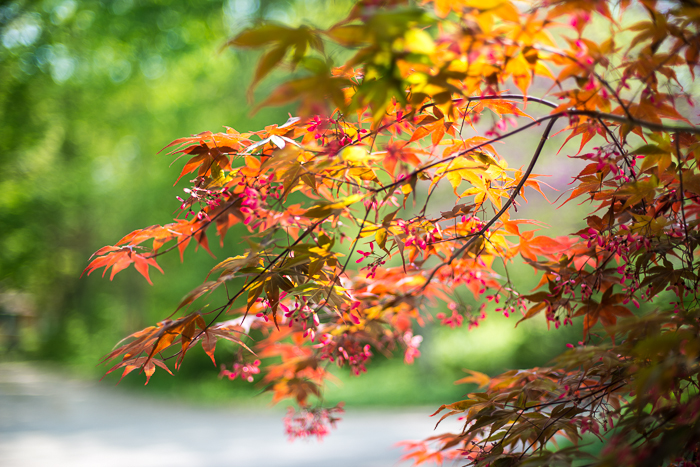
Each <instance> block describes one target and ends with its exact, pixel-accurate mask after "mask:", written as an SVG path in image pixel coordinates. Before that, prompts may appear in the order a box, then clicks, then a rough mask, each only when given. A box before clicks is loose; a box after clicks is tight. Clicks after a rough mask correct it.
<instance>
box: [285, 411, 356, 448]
mask: <svg viewBox="0 0 700 467" xmlns="http://www.w3.org/2000/svg"><path fill="white" fill-rule="evenodd" d="M344 412H345V410H343V404H342V403H341V404H338V405H337V406H335V407H330V408H302V409H300V410H299V411H296V410H295V409H294V408H293V407H289V408H288V409H287V415H286V416H285V417H284V431H285V433H286V434H287V436H288V437H289V439H290V440H295V439H298V438H308V437H311V436H315V437H316V438H318V439H319V440H320V439H323V437H325V436H326V435H328V434H329V433H330V430H331V428H335V423H336V422H337V421H338V420H340V418H339V417H338V415H340V414H342V413H344Z"/></svg>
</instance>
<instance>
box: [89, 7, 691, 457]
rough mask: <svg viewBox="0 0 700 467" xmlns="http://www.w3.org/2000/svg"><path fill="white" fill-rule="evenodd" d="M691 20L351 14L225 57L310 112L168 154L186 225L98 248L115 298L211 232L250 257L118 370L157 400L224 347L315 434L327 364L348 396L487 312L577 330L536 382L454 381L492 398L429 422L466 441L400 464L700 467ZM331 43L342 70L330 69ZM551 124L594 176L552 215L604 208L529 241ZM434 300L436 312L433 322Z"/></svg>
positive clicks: (207, 135) (440, 439) (254, 42)
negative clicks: (230, 346) (114, 283)
mask: <svg viewBox="0 0 700 467" xmlns="http://www.w3.org/2000/svg"><path fill="white" fill-rule="evenodd" d="M698 11H699V10H698V7H697V6H696V5H695V4H691V3H688V2H685V1H680V2H666V3H664V4H661V3H657V2H655V1H653V0H644V1H642V2H639V3H631V2H629V1H621V2H616V3H613V2H607V1H602V0H599V1H588V2H581V1H578V0H560V1H554V2H550V1H545V2H542V3H533V4H528V5H520V4H517V5H516V4H513V3H511V2H510V1H508V0H494V1H481V2H473V1H471V0H452V1H449V0H435V1H431V0H426V1H423V2H422V3H421V4H420V5H415V4H413V3H410V2H408V1H402V0H388V1H374V0H364V1H360V2H357V3H356V5H355V6H354V8H353V9H352V10H351V12H350V14H349V16H348V17H347V18H346V19H344V20H342V21H340V22H338V23H337V24H335V25H333V26H331V27H329V28H326V29H317V28H312V27H309V26H301V27H299V28H291V27H287V26H282V25H277V24H272V23H268V24H262V25H260V26H256V27H253V28H250V29H247V30H245V31H243V32H242V33H240V34H239V35H237V36H236V37H234V38H233V39H231V41H230V42H229V44H230V45H232V46H236V47H247V48H254V49H261V50H262V51H263V53H264V54H263V55H262V58H261V59H260V61H259V64H258V67H257V69H256V71H255V75H254V79H253V83H252V86H253V87H254V86H256V85H257V84H258V81H260V80H261V79H262V78H264V77H265V76H266V75H268V74H269V73H270V71H271V70H273V69H274V68H276V67H278V66H280V65H282V64H287V65H289V66H291V67H293V68H296V69H299V70H301V73H300V74H299V75H298V76H295V77H294V78H292V79H291V80H289V81H286V82H285V83H283V84H282V85H280V86H279V87H277V88H276V89H275V90H274V91H272V92H271V93H270V94H269V95H268V96H267V97H266V98H265V99H264V100H263V102H262V104H263V105H280V104H287V103H290V102H296V101H298V102H299V103H300V107H299V115H300V116H299V117H291V116H290V118H289V120H287V122H285V123H283V124H272V125H269V126H267V127H265V128H264V129H262V130H259V131H248V132H239V131H236V130H234V129H233V128H226V131H225V132H220V133H213V132H204V133H200V134H197V135H194V136H192V137H186V138H180V139H177V140H175V141H173V142H172V143H171V144H169V145H168V146H166V151H168V154H169V155H171V156H173V157H174V158H175V159H176V160H180V159H181V158H183V160H184V164H183V169H182V172H181V174H180V179H181V178H183V177H186V178H190V177H194V178H193V179H192V180H191V186H190V187H188V188H186V189H185V194H186V196H185V197H183V198H181V199H180V200H179V203H180V206H179V209H180V212H179V215H178V216H177V218H176V219H175V220H174V222H172V223H170V224H166V225H162V226H161V225H154V226H151V227H147V228H144V229H139V230H136V231H134V232H132V233H130V234H128V235H127V236H125V237H124V238H122V239H121V240H120V241H118V242H117V243H116V244H115V245H114V246H107V247H104V248H102V249H100V250H99V251H97V252H96V254H95V255H94V257H93V259H92V260H91V262H90V263H89V265H88V267H87V268H86V269H85V272H86V273H87V274H91V273H93V272H95V271H97V270H100V269H102V274H103V275H104V274H106V273H107V271H108V270H109V272H110V278H111V277H114V275H115V274H116V273H118V272H120V271H121V270H123V269H125V268H127V267H129V266H130V265H133V266H134V267H135V269H136V270H137V271H138V272H139V273H140V274H141V275H143V276H144V277H145V278H146V279H147V280H149V281H150V279H149V274H150V272H151V270H152V269H151V268H157V269H159V267H158V263H157V259H158V258H159V257H160V256H161V255H163V254H165V253H167V252H170V251H173V250H176V249H177V250H178V251H179V252H180V254H181V255H182V253H183V251H184V250H185V249H186V248H187V246H188V245H189V244H190V243H194V244H195V246H196V247H202V248H203V249H205V250H208V249H209V243H208V236H207V234H211V233H214V234H216V235H218V237H219V240H220V242H222V243H223V242H224V239H225V237H226V233H227V232H228V231H229V229H231V228H232V227H233V226H236V225H241V224H242V225H244V226H245V227H246V228H247V230H248V232H249V235H248V236H247V237H245V238H244V241H245V242H246V244H247V245H248V247H247V249H246V250H245V252H244V253H243V254H241V255H237V256H234V257H230V258H227V259H225V260H223V261H221V262H219V263H218V264H217V265H216V266H214V268H213V269H212V270H211V272H210V273H209V275H208V276H207V277H206V279H205V281H204V283H203V284H202V285H200V286H198V287H196V288H195V289H194V290H192V291H191V292H190V293H189V294H188V295H186V296H185V298H184V299H183V300H182V302H181V303H180V306H179V307H178V308H177V310H175V311H174V312H173V315H174V314H179V315H180V317H177V318H172V319H171V318H168V319H166V320H164V321H161V322H160V323H158V324H157V325H154V326H151V327H148V328H145V329H143V330H141V331H138V332H136V333H134V334H132V335H131V336H129V338H128V339H127V340H126V343H123V344H120V346H119V347H118V348H117V349H116V350H114V351H113V352H112V353H110V354H109V355H108V356H107V357H106V360H112V359H116V360H117V362H116V364H115V365H114V367H113V368H112V370H110V371H113V370H116V369H118V368H124V374H127V373H129V372H131V371H133V370H135V369H139V368H140V369H141V370H142V371H143V372H145V373H146V375H147V378H148V377H150V375H151V374H152V373H153V371H155V369H156V367H157V366H159V367H162V368H167V362H168V361H170V360H172V361H173V364H174V366H175V367H176V368H177V367H179V365H180V364H181V362H182V360H183V358H184V356H185V354H186V353H187V352H188V351H189V350H190V349H192V348H193V347H194V346H196V345H197V344H201V345H202V346H203V347H204V348H205V350H206V352H207V353H208V354H209V355H210V356H211V358H212V359H214V355H213V353H214V348H215V344H216V342H217V341H218V340H220V339H225V340H227V341H230V342H233V343H234V345H237V346H238V348H239V351H238V352H237V354H236V360H235V361H234V362H233V365H234V366H233V368H232V369H231V370H228V368H227V367H226V366H224V368H223V369H222V375H226V376H228V377H229V378H231V376H233V378H232V379H235V378H236V377H238V376H239V375H240V376H241V377H244V378H245V379H247V380H250V379H253V380H255V379H256V378H255V377H254V376H253V375H257V374H258V373H259V374H260V376H259V377H258V378H259V380H260V382H261V384H262V385H263V386H264V387H265V389H266V390H267V391H270V392H272V394H273V399H274V401H280V400H283V399H292V400H294V401H295V402H296V403H297V404H298V406H299V408H300V412H299V413H298V414H297V413H296V412H295V411H294V410H292V411H290V414H289V416H288V419H287V431H288V433H289V434H290V435H294V436H309V435H317V436H322V435H323V434H325V433H327V432H328V426H329V424H332V423H334V422H335V420H336V417H335V416H334V414H335V413H339V412H341V411H342V409H341V408H340V407H335V408H333V407H331V408H324V407H323V405H322V404H323V400H324V398H323V390H324V385H325V383H326V381H327V380H328V379H329V377H330V373H329V371H328V367H329V365H332V364H334V365H337V366H338V367H344V368H348V369H349V370H350V371H351V372H352V373H354V374H355V375H361V374H362V373H364V372H366V371H367V367H368V365H369V364H370V363H371V362H372V360H373V358H374V356H375V354H377V353H381V354H387V355H389V354H392V353H393V352H395V351H397V350H398V351H400V352H401V353H402V354H403V358H404V361H405V362H406V363H407V364H410V363H412V362H413V361H414V360H415V359H416V358H417V357H419V356H420V350H419V348H420V344H421V341H422V336H421V335H419V334H418V332H419V330H420V327H421V326H422V325H423V324H424V323H425V322H426V321H439V322H441V323H442V324H443V325H445V326H448V327H461V326H468V327H475V326H478V325H479V323H480V322H481V321H482V320H484V319H486V305H487V303H488V302H495V303H497V304H498V307H497V308H496V310H497V311H498V312H502V313H503V314H504V315H512V314H521V315H522V317H521V320H520V321H523V320H528V319H532V318H535V317H538V316H542V317H543V318H544V319H545V320H546V323H547V325H553V326H554V327H555V328H559V327H560V326H569V325H572V324H573V322H574V320H577V321H578V320H580V321H582V323H583V335H582V337H581V341H580V342H579V343H578V345H576V346H574V345H570V349H569V350H568V351H566V352H565V353H563V354H562V355H561V356H559V357H558V358H557V359H556V360H555V361H553V362H552V364H551V365H550V366H548V367H546V368H531V369H524V370H512V371H508V372H506V373H504V374H501V375H498V376H495V377H489V376H487V375H484V374H481V373H477V372H471V373H470V375H469V376H467V377H466V378H463V379H461V380H459V381H457V383H460V384H461V383H469V384H476V385H478V386H479V387H480V388H481V389H480V391H481V392H472V393H469V394H468V395H467V397H466V398H465V399H464V400H459V401H455V402H451V403H447V404H444V405H442V406H441V407H440V408H439V409H438V410H437V411H436V413H435V414H434V415H436V416H437V415H438V414H439V415H440V417H441V418H440V419H439V421H442V420H444V419H445V418H447V417H459V420H461V421H463V422H464V425H463V430H462V431H461V432H459V433H444V434H440V435H437V436H435V437H433V438H431V439H429V440H425V441H423V442H417V443H408V444H407V446H408V453H407V455H406V458H408V459H413V460H414V461H415V462H416V463H423V462H427V461H437V462H442V461H444V460H447V459H457V460H458V461H459V462H461V463H468V464H470V465H516V464H518V465H519V464H527V465H571V464H572V463H573V462H575V461H580V460H585V461H586V462H588V465H661V464H665V463H669V462H672V463H674V464H677V465H694V464H693V463H694V462H696V453H697V449H698V441H699V440H700V438H699V436H700V423H699V421H698V417H699V416H700V396H699V395H698V376H697V372H698V363H697V360H698V357H699V356H700V345H699V344H698V342H700V341H699V340H698V328H699V326H700V321H699V320H698V318H700V307H699V304H698V300H697V299H698V295H697V294H698V292H699V291H700V290H699V288H698V287H699V286H700V278H699V277H698V270H700V268H699V267H698V264H697V260H696V253H697V248H698V242H699V239H700V233H699V232H698V225H699V224H700V218H699V217H698V214H699V213H700V197H699V196H700V184H699V180H700V173H699V172H698V161H700V152H698V151H699V149H700V148H699V145H698V136H697V135H698V134H700V129H698V128H697V127H695V126H694V125H692V123H691V122H690V121H689V120H688V118H687V116H684V115H683V113H681V110H682V109H683V107H682V106H681V102H682V100H684V99H685V100H687V101H688V102H691V103H692V98H693V96H692V95H690V94H686V92H685V91H684V88H683V85H682V83H683V82H684V81H685V80H686V79H685V78H684V77H683V73H688V74H689V75H690V76H691V77H693V78H694V72H695V67H696V64H697V57H698V50H699V47H700V36H699V34H700V32H699V31H698V26H699V24H698V23H699V22H700V20H699V19H698V18H700V17H699V16H698V14H697V12H698ZM590 25H594V26H595V25H599V26H597V27H593V28H592V27H590ZM601 28H602V29H605V31H606V32H607V37H604V38H602V39H601V38H600V37H598V36H600V34H599V32H600V29H601ZM332 47H335V48H336V50H337V49H338V48H343V49H349V50H352V51H354V55H348V56H349V57H350V58H349V59H348V60H347V61H346V62H345V63H344V64H343V65H342V66H340V67H334V66H333V63H332V61H331V58H330V57H331V56H333V54H331V53H329V52H327V51H328V50H329V49H331V48H332ZM338 54H340V52H335V55H336V56H337V55H338ZM535 82H537V86H536V85H535ZM540 82H542V83H544V84H545V85H548V86H551V87H550V89H549V90H545V89H546V88H545V87H542V86H539V83H540ZM509 86H515V87H517V88H518V89H519V91H520V92H521V94H514V93H511V92H508V91H507V90H506V88H507V87H509ZM531 92H532V94H530V93H531ZM550 96H551V97H550ZM548 97H549V99H553V98H554V99H556V100H557V101H558V103H553V102H551V101H550V100H548V99H547V98H548ZM526 106H527V108H526ZM489 118H490V119H492V124H489V122H488V120H489ZM671 120H675V121H680V123H671V122H670V121H671ZM557 125H558V126H557ZM509 126H510V127H512V128H509ZM555 128H556V129H557V130H558V131H559V132H562V133H564V134H565V135H566V136H567V140H566V143H565V145H564V146H563V147H562V148H561V149H559V151H563V150H566V151H568V152H569V153H570V156H569V157H571V158H574V159H577V160H581V161H583V162H584V166H583V169H582V170H580V172H579V173H578V174H577V175H575V176H574V177H573V182H572V185H573V187H572V189H571V193H570V194H569V195H568V197H567V198H566V199H565V200H564V201H562V202H559V204H560V205H561V206H564V205H568V203H570V202H573V201H578V202H581V203H587V204H588V205H590V207H591V209H592V212H591V214H590V215H589V216H587V217H586V218H585V219H584V221H585V226H584V225H582V226H581V227H582V228H581V229H580V230H579V231H577V232H575V233H572V234H568V235H566V233H565V232H558V231H555V233H554V236H547V235H538V234H537V229H534V227H543V226H542V224H541V223H540V222H538V220H537V219H534V220H530V219H525V218H522V217H520V214H519V213H518V208H519V207H520V208H522V207H523V205H522V204H521V200H523V201H524V200H525V194H526V193H527V194H528V196H529V195H530V193H536V192H540V193H542V194H544V193H543V192H542V186H543V182H542V181H541V180H540V178H541V175H538V174H536V173H535V172H534V170H535V166H536V164H537V162H538V160H539V159H540V157H541V155H542V153H543V151H544V150H545V149H546V150H547V151H550V150H553V149H556V148H551V147H550V145H549V144H547V141H548V139H549V137H550V136H552V134H553V131H555ZM481 132H483V136H482V135H480V134H479V133H481ZM524 132H538V133H539V134H540V135H541V137H540V141H539V144H538V145H537V148H536V149H535V150H534V152H533V153H532V155H531V156H530V161H529V164H528V165H527V167H524V168H518V169H516V168H511V167H509V165H508V163H507V162H506V160H505V159H504V158H503V157H501V156H500V155H499V153H498V152H497V151H496V145H495V143H498V142H505V143H506V144H509V143H510V144H513V145H515V147H516V148H517V147H518V146H517V145H518V141H519V140H520V139H521V137H522V134H523V133H524ZM579 136H580V137H581V142H580V144H576V145H575V146H573V147H572V145H570V144H568V143H569V141H570V140H571V139H573V138H577V137H579ZM589 142H592V143H593V144H597V146H596V147H593V148H590V147H589V146H590V145H589ZM526 189H529V191H527V192H526ZM212 230H213V232H212ZM517 257H521V258H522V260H523V261H525V262H527V263H528V264H529V265H530V266H532V268H534V270H535V271H536V273H538V274H539V275H540V276H539V284H538V285H537V287H536V289H535V290H534V291H531V292H530V293H528V292H527V291H520V290H516V289H515V288H514V285H513V283H512V281H511V280H510V278H509V275H508V273H507V271H508V265H509V264H510V263H512V262H513V261H515V260H516V258H517ZM501 263H502V264H503V266H504V267H505V268H506V269H505V271H506V274H505V275H503V274H499V273H498V272H497V271H496V270H495V268H497V267H500V266H499V265H500V264H501ZM354 264H359V265H360V266H359V269H353V268H352V267H351V266H352V265H354ZM461 289H467V290H469V291H470V292H471V293H472V294H473V295H474V297H475V298H476V299H478V300H480V302H481V304H480V306H478V307H476V308H473V307H469V306H467V305H466V304H465V303H463V302H462V301H461V300H460V299H459V298H458V297H459V295H458V292H459V291H460V290H461ZM669 300H670V301H669ZM437 302H446V303H447V304H448V309H449V314H447V313H438V314H435V315H433V313H432V311H433V310H434V308H435V305H436V303H437ZM642 304H644V307H643V310H645V311H644V312H642V311H636V312H635V310H637V309H638V308H640V306H641V305H642ZM226 314H231V315H233V316H232V318H230V319H228V320H223V321H222V317H223V316H224V315H226ZM171 317H172V315H171ZM168 371H169V370H168ZM438 425H439V422H438ZM585 433H591V434H593V435H594V436H596V437H598V438H599V439H600V440H602V441H604V449H603V450H602V451H601V452H600V453H599V455H597V456H592V455H590V454H587V453H585V452H584V451H582V450H580V449H578V448H577V447H575V446H569V447H562V448H557V447H556V445H555V444H554V443H555V441H562V440H568V442H569V443H573V445H576V444H578V443H579V442H580V441H581V439H582V436H583V435H584V434H585Z"/></svg>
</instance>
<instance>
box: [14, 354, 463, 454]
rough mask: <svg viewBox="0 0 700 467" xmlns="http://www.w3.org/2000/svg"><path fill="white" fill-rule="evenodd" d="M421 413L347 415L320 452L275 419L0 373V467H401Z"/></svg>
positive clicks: (34, 374)
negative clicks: (292, 438)
mask: <svg viewBox="0 0 700 467" xmlns="http://www.w3.org/2000/svg"><path fill="white" fill-rule="evenodd" d="M429 413H430V409H428V408H426V409H421V410H417V409H413V410H391V411H364V410H358V409H353V410H350V411H349V412H348V413H345V414H344V416H343V420H342V421H341V422H340V423H339V424H338V428H337V429H336V430H335V431H333V432H332V433H331V435H330V436H328V437H327V438H326V439H325V440H324V441H323V442H320V443H319V442H317V441H316V440H315V439H314V440H309V441H296V442H294V443H290V442H288V441H287V440H286V437H285V436H284V433H283V424H282V420H281V418H282V415H281V413H280V412H279V410H275V411H271V410H269V409H265V408H261V409H241V408H238V409H236V408H226V409H223V410H217V409H215V408H199V407H192V406H187V405H176V406H173V405H172V404H171V403H165V402H159V401H153V400H144V399H140V398H138V397H134V396H133V395H129V394H125V393H124V392H122V391H119V390H115V389H113V388H112V387H110V386H109V385H102V384H95V383H87V382H84V381H75V380H68V381H66V380H64V379H62V378H61V377H59V376H57V375H54V374H51V373H48V372H46V371H40V370H38V369H36V368H34V367H32V366H28V365H24V364H0V466H2V467H45V466H50V467H63V466H66V467H68V466H70V467H83V466H84V467H111V466H115V467H116V466H119V467H140V466H144V467H150V466H168V467H178V466H187V467H197V466H203V467H216V466H251V467H256V466H260V467H268V466H269V467H272V466H275V467H296V466H299V467H301V466H304V467H321V466H324V467H325V466H329V467H356V466H359V467H374V466H377V467H379V466H383V467H384V466H388V467H391V466H404V465H410V464H409V463H404V464H400V463H399V462H398V461H397V460H398V459H399V457H400V456H401V450H400V449H397V448H396V447H395V446H394V445H395V443H397V442H398V441H401V440H407V439H421V438H424V437H428V436H431V434H434V432H433V431H432V427H433V426H434V423H435V420H434V419H431V418H428V416H427V415H428V414H429ZM440 428H441V430H440V431H443V429H444V430H447V429H455V426H454V425H451V426H450V425H449V424H445V425H441V427H440Z"/></svg>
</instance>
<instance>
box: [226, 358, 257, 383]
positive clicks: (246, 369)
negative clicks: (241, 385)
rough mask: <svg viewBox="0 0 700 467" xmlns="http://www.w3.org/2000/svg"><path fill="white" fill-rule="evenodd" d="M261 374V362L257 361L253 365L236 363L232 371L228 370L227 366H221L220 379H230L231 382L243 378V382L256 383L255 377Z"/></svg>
mask: <svg viewBox="0 0 700 467" xmlns="http://www.w3.org/2000/svg"><path fill="white" fill-rule="evenodd" d="M259 373H260V360H255V361H254V362H252V363H234V364H233V367H232V368H231V370H227V369H226V365H221V372H220V373H219V378H228V379H229V380H231V381H233V380H234V379H236V378H241V379H242V380H245V381H248V382H249V383H252V382H253V381H254V378H253V375H257V374H259Z"/></svg>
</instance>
